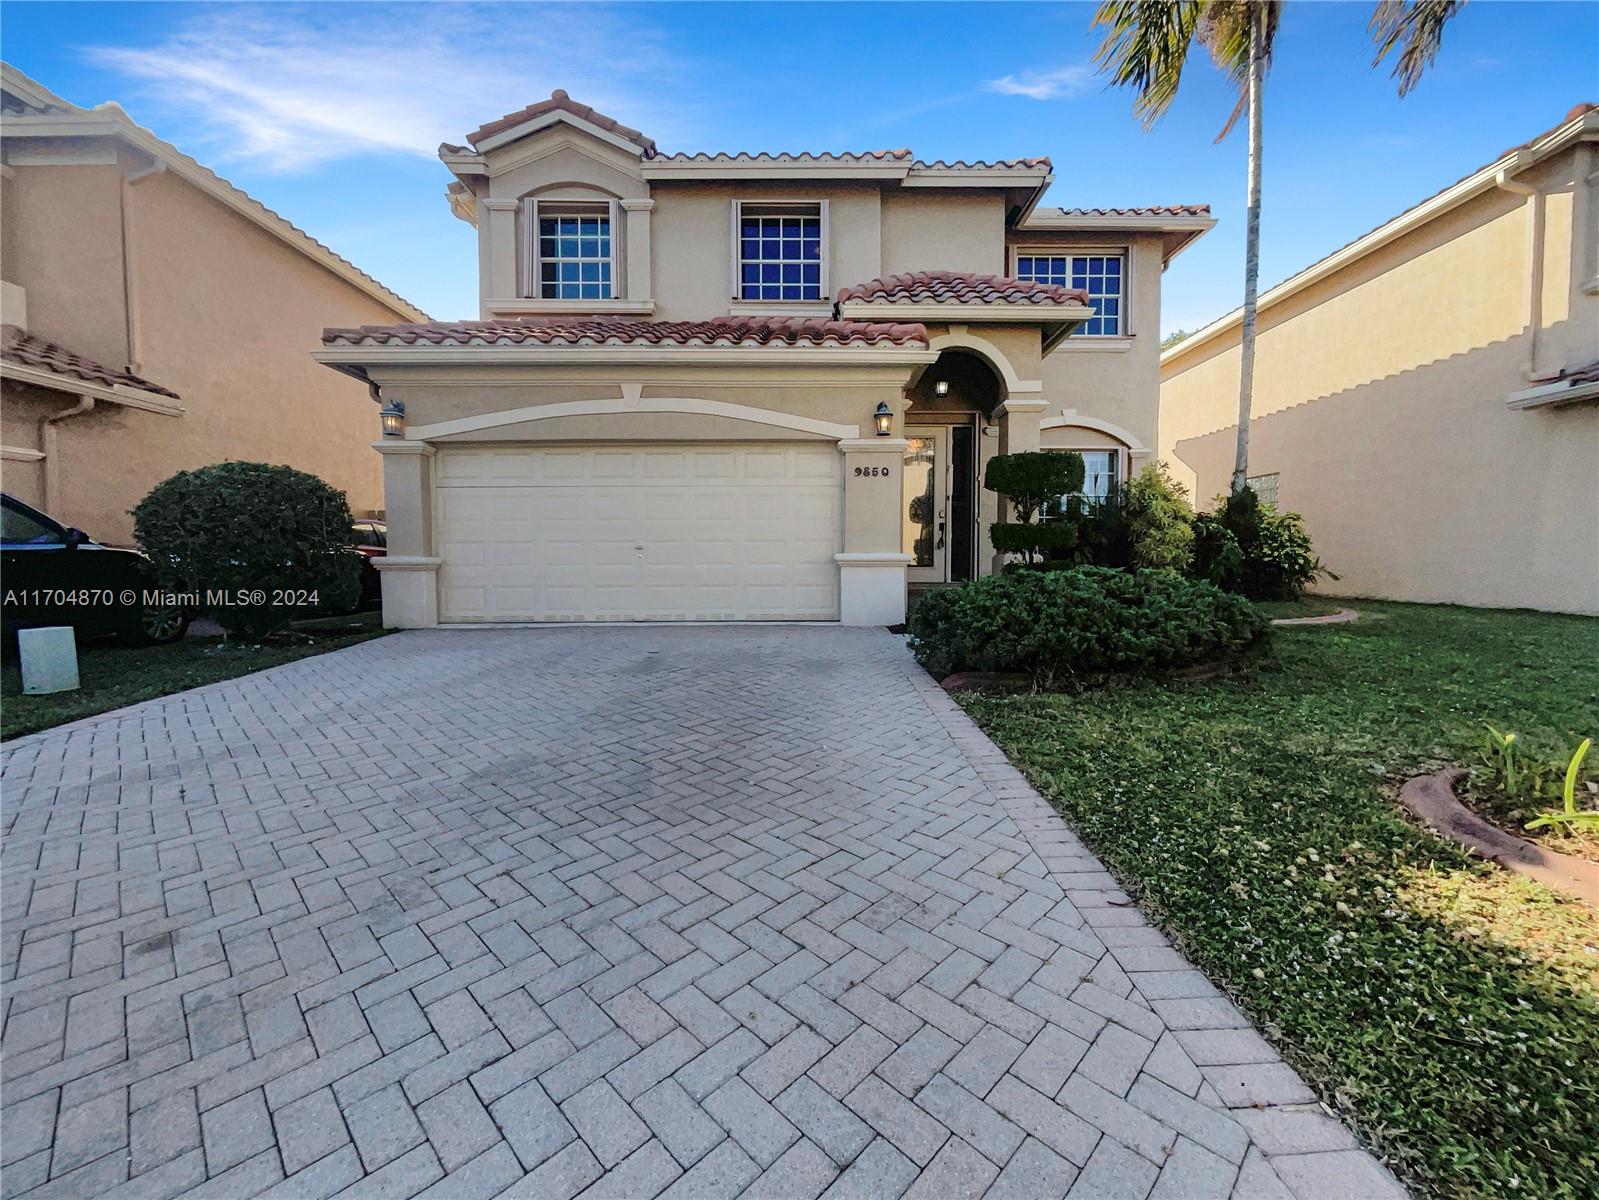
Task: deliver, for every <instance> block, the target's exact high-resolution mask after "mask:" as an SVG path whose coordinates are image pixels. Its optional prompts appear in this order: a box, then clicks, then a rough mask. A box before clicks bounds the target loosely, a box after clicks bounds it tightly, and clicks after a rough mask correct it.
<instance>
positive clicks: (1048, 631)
mask: <svg viewBox="0 0 1599 1200" xmlns="http://www.w3.org/2000/svg"><path fill="white" fill-rule="evenodd" d="M929 601H932V603H931V604H929ZM908 629H909V633H910V637H911V650H912V652H913V653H914V654H915V655H916V658H917V661H918V662H920V663H921V664H922V665H923V666H924V667H926V668H927V670H928V671H929V673H931V674H932V675H933V676H935V677H936V678H943V677H944V676H946V675H950V674H953V673H954V672H956V671H1002V672H1023V673H1025V674H1028V675H1031V676H1032V678H1033V681H1034V683H1035V684H1037V685H1038V686H1040V687H1046V688H1048V687H1055V686H1058V685H1061V684H1064V683H1067V682H1068V681H1071V680H1073V679H1081V678H1082V677H1092V676H1103V675H1111V674H1135V675H1137V674H1151V673H1155V672H1160V671H1167V670H1174V669H1177V668H1181V667H1187V666H1192V665H1194V664H1196V663H1204V662H1212V661H1216V660H1218V659H1223V658H1227V657H1230V656H1234V655H1238V654H1241V653H1243V652H1245V651H1249V650H1252V649H1255V648H1257V647H1259V646H1260V645H1262V644H1263V643H1264V641H1265V639H1266V637H1267V634H1268V630H1269V625H1268V623H1267V621H1266V619H1265V618H1264V617H1262V616H1261V615H1260V613H1259V612H1257V611H1256V610H1255V608H1254V606H1253V605H1252V604H1250V603H1249V602H1248V601H1247V600H1245V599H1243V598H1242V597H1241V596H1234V595H1229V594H1228V593H1226V592H1223V591H1222V590H1221V589H1220V588H1217V587H1215V586H1213V585H1211V584H1208V583H1205V582H1202V581H1199V580H1194V579H1186V578H1183V577H1182V576H1180V575H1175V574H1172V573H1171V572H1169V571H1149V570H1137V571H1121V570H1117V569H1115V568H1111V567H1077V568H1073V569H1071V570H1065V571H1051V572H1040V571H1019V572H1015V573H1011V574H1005V575H992V576H989V577H988V578H986V579H979V580H977V581H975V582H973V583H968V584H965V585H963V586H961V587H959V588H950V589H947V590H944V591H940V592H932V593H929V594H928V595H926V596H924V597H922V599H921V601H920V602H919V603H918V604H917V606H916V609H915V611H913V612H912V613H911V617H910V621H909V624H908Z"/></svg>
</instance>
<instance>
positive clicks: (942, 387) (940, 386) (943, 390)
mask: <svg viewBox="0 0 1599 1200" xmlns="http://www.w3.org/2000/svg"><path fill="white" fill-rule="evenodd" d="M933 394H934V395H935V396H947V395H949V380H947V379H940V380H939V381H938V382H937V383H935V384H933Z"/></svg>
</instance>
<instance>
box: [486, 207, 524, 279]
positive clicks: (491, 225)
mask: <svg viewBox="0 0 1599 1200" xmlns="http://www.w3.org/2000/svg"><path fill="white" fill-rule="evenodd" d="M521 203H522V202H521V201H520V200H482V201H479V204H480V205H481V206H482V207H483V209H484V216H485V219H486V220H487V221H488V233H487V235H486V236H487V240H488V252H489V259H488V267H489V279H490V282H489V298H490V299H495V300H505V299H509V298H510V297H513V296H519V295H521V292H520V291H519V290H518V287H517V278H516V276H517V265H518V264H519V263H520V262H521V261H522V256H521V255H520V254H518V253H517V252H516V210H517V208H518V207H519V206H520V205H521Z"/></svg>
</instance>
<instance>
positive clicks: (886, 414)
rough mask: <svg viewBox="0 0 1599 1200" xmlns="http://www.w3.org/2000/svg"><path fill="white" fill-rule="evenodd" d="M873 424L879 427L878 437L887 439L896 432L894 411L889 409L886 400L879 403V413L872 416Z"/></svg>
mask: <svg viewBox="0 0 1599 1200" xmlns="http://www.w3.org/2000/svg"><path fill="white" fill-rule="evenodd" d="M872 423H873V424H874V425H876V426H877V436H878V437H887V436H888V435H889V434H890V433H892V432H893V431H894V410H893V409H891V408H889V407H888V402H887V401H886V400H879V401H878V402H877V411H876V412H874V413H873V414H872Z"/></svg>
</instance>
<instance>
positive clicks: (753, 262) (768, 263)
mask: <svg viewBox="0 0 1599 1200" xmlns="http://www.w3.org/2000/svg"><path fill="white" fill-rule="evenodd" d="M825 214H826V209H825V206H824V205H823V204H822V202H821V201H815V200H813V201H810V202H809V203H792V204H777V203H768V202H761V203H753V202H749V201H741V202H738V204H737V207H736V209H735V212H734V228H735V229H736V231H737V238H736V241H737V250H738V259H737V261H738V271H737V278H736V280H735V285H736V287H735V291H734V295H735V296H736V297H737V298H738V299H740V300H801V301H803V300H821V299H822V297H823V296H824V295H825V287H826V283H825V281H824V279H823V277H822V262H823V251H822V242H823V240H824V238H825V230H826V225H827V222H826V216H825Z"/></svg>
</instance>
